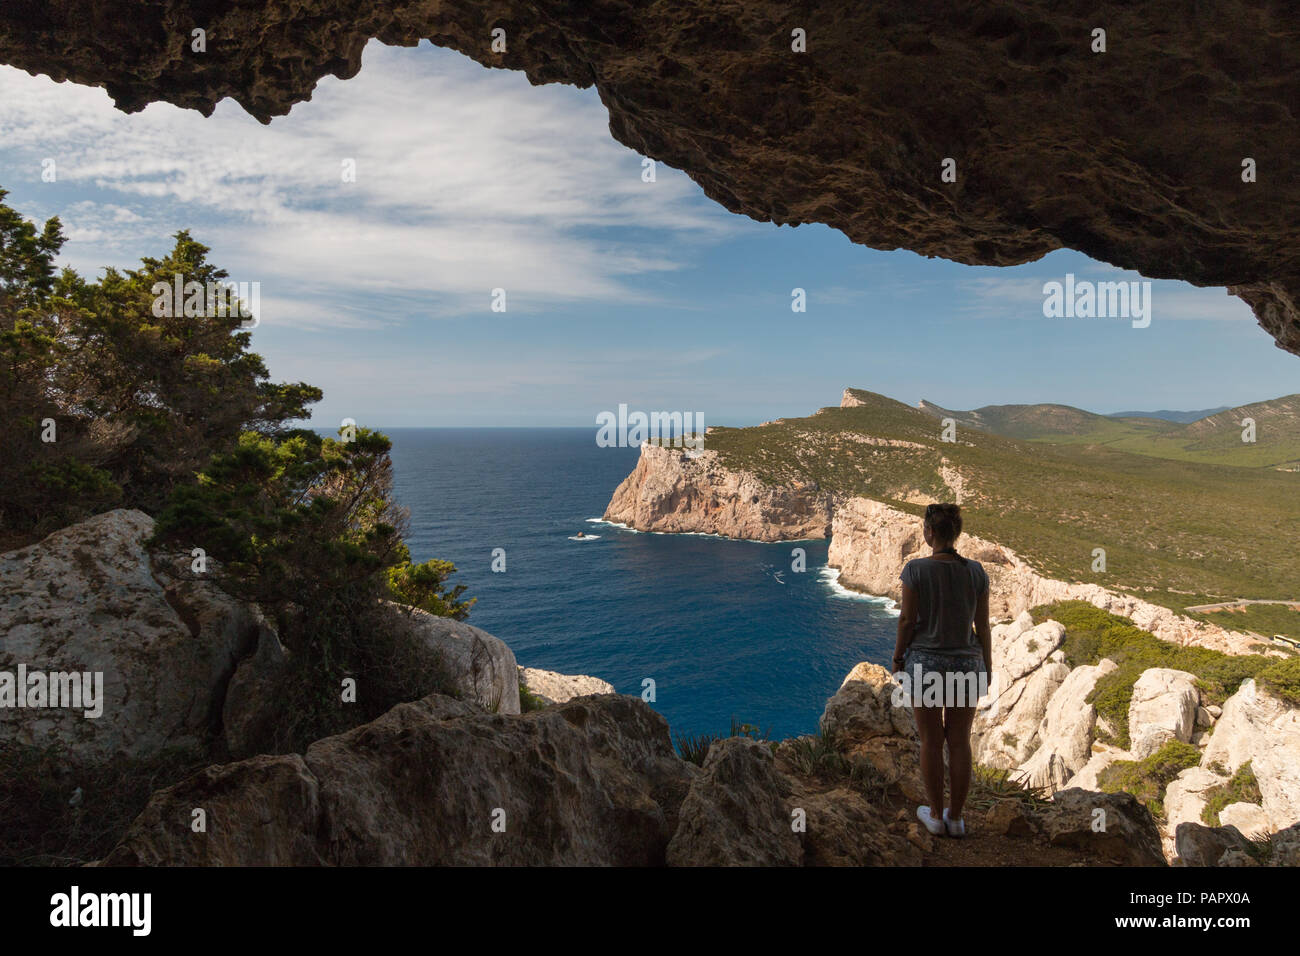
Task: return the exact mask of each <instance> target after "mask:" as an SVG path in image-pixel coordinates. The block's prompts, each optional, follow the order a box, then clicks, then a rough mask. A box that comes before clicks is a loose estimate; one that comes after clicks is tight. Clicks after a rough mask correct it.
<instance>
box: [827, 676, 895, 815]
mask: <svg viewBox="0 0 1300 956" xmlns="http://www.w3.org/2000/svg"><path fill="white" fill-rule="evenodd" d="M905 701H906V697H905V695H904V693H903V689H902V687H901V686H900V685H899V683H898V681H896V680H895V679H894V676H893V675H892V674H891V673H890V672H889V671H888V670H886V669H885V668H883V667H881V666H880V665H879V664H871V663H868V662H865V661H864V662H862V663H860V664H858V665H857V666H855V667H854V668H853V670H851V671H849V674H848V676H847V677H845V678H844V682H843V684H841V685H840V689H839V690H838V691H836V692H835V695H834V696H833V697H831V698H830V699H829V700H828V701H827V702H826V708H825V710H824V711H823V712H822V718H821V727H822V730H823V732H824V733H826V734H829V735H830V736H831V737H832V738H833V739H834V740H835V744H836V747H837V748H839V750H841V751H842V752H843V753H844V754H845V755H846V756H849V757H851V758H854V759H860V760H865V761H867V762H869V763H870V764H871V765H872V766H873V767H875V769H876V770H877V771H878V772H879V773H880V774H881V775H882V776H883V778H884V779H885V780H886V781H888V782H890V783H898V784H900V786H902V787H903V790H904V792H905V793H908V794H915V793H919V789H918V788H919V783H918V778H917V770H918V766H919V765H918V750H917V748H918V744H919V738H918V737H917V733H916V718H915V717H913V716H912V708H911V707H910V706H908V705H907V703H906V702H905Z"/></svg>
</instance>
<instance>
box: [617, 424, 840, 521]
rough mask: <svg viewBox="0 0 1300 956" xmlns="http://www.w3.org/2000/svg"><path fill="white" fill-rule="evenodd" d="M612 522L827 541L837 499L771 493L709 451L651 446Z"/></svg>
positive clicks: (807, 489)
mask: <svg viewBox="0 0 1300 956" xmlns="http://www.w3.org/2000/svg"><path fill="white" fill-rule="evenodd" d="M605 520H606V521H615V522H618V523H620V524H625V525H627V526H628V527H630V528H635V529H636V530H638V531H673V532H694V533H701V534H719V535H723V536H725V537H728V538H746V539H749V540H753V541H790V540H797V539H800V538H824V537H826V535H827V534H828V533H829V531H830V523H831V498H830V495H828V494H826V493H825V492H823V491H821V490H819V489H818V488H817V486H816V485H815V484H812V483H793V484H789V485H781V486H769V485H767V484H765V483H763V482H762V481H760V480H759V479H758V478H756V477H754V476H753V475H751V474H749V473H748V472H743V471H733V470H732V469H730V468H727V467H725V466H723V465H721V464H720V463H719V462H718V456H717V454H716V453H714V452H711V451H708V450H707V449H706V450H704V451H702V452H687V451H685V450H683V449H677V448H663V447H661V446H659V445H651V444H649V443H645V444H642V446H641V458H640V460H639V461H638V462H637V465H636V469H635V470H634V471H633V472H632V474H630V475H628V476H627V478H625V479H624V480H623V482H622V483H621V484H620V485H619V486H618V488H617V489H615V491H614V495H613V497H612V498H611V499H610V502H609V506H608V507H607V508H606V509H605Z"/></svg>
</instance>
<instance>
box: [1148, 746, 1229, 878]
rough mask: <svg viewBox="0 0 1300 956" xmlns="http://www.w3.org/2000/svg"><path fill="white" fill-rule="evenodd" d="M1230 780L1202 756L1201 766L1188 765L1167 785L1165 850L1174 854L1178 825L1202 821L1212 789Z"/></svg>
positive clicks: (1163, 830)
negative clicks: (1209, 765)
mask: <svg viewBox="0 0 1300 956" xmlns="http://www.w3.org/2000/svg"><path fill="white" fill-rule="evenodd" d="M1227 782H1228V778H1227V777H1225V776H1222V775H1220V774H1217V773H1215V772H1214V771H1213V770H1210V769H1209V768H1208V767H1207V766H1206V765H1205V763H1204V760H1202V763H1201V765H1200V766H1196V767H1188V768H1187V769H1186V770H1184V771H1182V772H1181V773H1179V774H1178V776H1177V777H1175V778H1174V779H1173V780H1171V781H1170V782H1169V786H1167V787H1166V788H1165V795H1164V800H1163V801H1162V802H1163V804H1164V808H1165V821H1164V824H1163V826H1162V827H1161V837H1162V839H1163V840H1164V846H1165V853H1166V855H1167V856H1170V857H1172V856H1174V855H1175V854H1176V853H1177V852H1178V851H1177V845H1176V844H1177V840H1176V837H1177V833H1178V828H1179V827H1181V826H1183V825H1184V824H1188V823H1195V824H1197V825H1200V824H1201V822H1202V821H1201V813H1202V811H1204V810H1205V805H1206V803H1207V802H1209V799H1210V791H1212V790H1213V789H1214V788H1215V787H1219V786H1222V785H1223V784H1225V783H1227Z"/></svg>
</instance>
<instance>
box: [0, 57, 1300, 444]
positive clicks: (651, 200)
mask: <svg viewBox="0 0 1300 956" xmlns="http://www.w3.org/2000/svg"><path fill="white" fill-rule="evenodd" d="M49 161H53V166H52V169H53V172H54V175H53V180H54V181H53V182H50V181H46V180H48V179H49V178H50V176H49V172H48V171H49V170H50V169H51V166H50V162H49ZM642 161H643V157H642V156H640V155H638V154H637V153H636V152H634V151H632V150H630V149H627V148H626V147H624V146H622V145H620V144H618V143H616V142H615V141H614V140H613V139H612V138H611V137H610V135H609V131H608V117H607V114H606V112H605V109H604V107H603V106H601V104H600V101H599V98H598V97H597V95H596V93H595V91H594V90H577V89H573V88H571V87H566V86H544V87H533V86H531V85H530V84H529V83H528V81H527V79H526V78H525V77H524V76H523V74H521V73H517V72H511V71H505V70H490V69H487V68H484V67H482V66H479V65H478V64H476V63H474V62H473V61H471V60H469V59H467V58H465V57H463V56H461V55H460V54H457V53H453V52H450V51H446V50H442V49H438V48H435V47H432V46H430V45H429V44H427V43H425V44H422V45H421V46H420V47H418V48H388V47H384V46H382V45H380V44H379V43H378V42H377V41H372V42H371V44H370V45H369V46H368V47H367V49H366V51H365V56H364V63H363V68H362V70H361V72H360V74H359V75H358V76H356V77H355V78H353V79H352V80H348V81H342V80H338V79H335V78H333V77H327V78H325V79H324V80H322V81H321V83H320V84H319V86H318V87H317V88H316V90H315V92H314V93H313V95H312V98H311V100H310V102H306V103H301V104H298V105H297V106H295V107H294V109H293V110H292V112H291V113H290V114H289V115H288V116H286V117H280V118H277V119H275V120H274V121H273V122H272V123H271V124H270V125H269V126H263V125H261V124H259V123H258V122H257V121H255V120H254V119H252V118H251V117H249V116H248V115H247V114H245V113H244V112H243V111H242V109H240V108H239V106H238V105H237V104H235V103H234V102H233V101H225V102H223V103H221V104H219V106H218V107H217V110H216V112H215V114H214V115H213V116H212V117H211V118H207V119H205V118H204V117H202V116H201V115H200V114H199V113H197V112H194V111H192V110H182V109H179V108H176V107H174V106H171V105H170V104H165V103H155V104H152V105H150V106H149V107H148V108H146V109H145V110H143V111H141V112H140V113H136V114H133V115H126V114H123V113H121V112H119V111H117V110H116V109H114V108H113V106H112V103H111V101H110V99H109V98H108V95H107V94H106V93H105V92H104V91H103V90H101V89H97V88H91V87H82V86H76V85H73V84H71V83H61V84H58V83H54V82H52V81H51V80H49V79H48V78H46V77H33V76H30V75H28V74H26V73H24V72H22V71H20V70H16V69H13V68H10V67H0V187H3V188H5V189H7V190H9V192H10V195H9V197H8V199H7V200H6V202H7V203H8V204H9V205H10V206H13V207H14V208H16V209H18V210H19V211H20V212H22V213H23V214H24V215H25V216H27V217H28V218H30V219H34V220H38V221H39V220H44V219H45V218H47V217H49V216H53V215H57V216H59V217H60V219H61V220H62V221H63V224H64V230H65V232H66V234H67V235H68V237H69V241H68V242H67V244H66V246H65V247H64V250H63V255H62V258H61V263H62V264H63V265H67V266H71V267H72V268H75V269H77V270H78V271H79V272H81V273H82V274H83V275H87V276H98V275H102V270H103V268H104V267H105V266H115V267H117V268H129V267H131V266H133V265H135V264H136V263H137V262H138V261H139V259H140V257H142V256H147V255H151V256H161V255H163V254H165V253H166V251H167V250H168V249H169V248H170V246H171V242H172V240H171V238H170V237H171V236H172V235H173V234H174V233H175V232H176V231H177V230H178V229H182V228H184V229H189V230H190V231H191V233H192V235H193V236H194V238H196V239H198V240H199V241H201V242H203V243H204V244H206V245H208V246H210V247H211V249H212V252H211V254H210V257H209V258H210V260H211V261H213V262H214V263H215V264H217V265H219V266H221V267H223V268H225V269H226V270H227V271H229V273H230V275H231V278H232V279H233V280H236V281H240V282H256V283H258V284H259V285H258V288H259V290H260V303H261V309H260V314H259V316H258V325H257V328H256V330H255V331H254V333H253V346H254V349H255V350H256V351H258V352H259V353H260V354H262V355H263V356H264V357H265V359H266V360H267V364H268V365H269V366H270V369H271V373H272V377H273V378H275V379H277V380H283V381H307V382H310V383H312V384H314V385H318V386H320V387H321V388H322V389H323V390H324V392H325V399H324V401H322V402H321V403H320V404H319V405H318V406H317V407H316V410H315V414H314V416H313V420H312V424H313V425H316V426H317V427H333V426H334V425H335V424H336V423H338V422H341V421H342V420H343V419H344V418H351V419H353V420H355V421H356V422H358V423H360V424H362V425H368V426H374V427H381V428H382V427H399V426H422V425H429V426H594V424H595V420H596V416H597V415H599V414H600V413H601V412H602V411H613V410H617V409H618V407H619V405H620V404H625V405H627V406H628V407H629V408H630V409H633V410H643V411H646V412H651V411H682V412H688V413H691V414H697V415H700V416H702V418H703V420H704V421H705V423H706V424H719V425H745V424H754V423H757V422H761V421H766V420H768V419H772V418H777V417H790V416H797V415H803V414H809V413H811V412H812V411H814V410H815V409H817V408H819V407H822V406H825V405H836V404H838V403H839V397H840V393H841V391H842V390H843V388H844V387H846V386H853V387H859V388H866V389H870V390H872V391H876V392H881V393H883V394H886V395H889V396H891V397H893V398H896V399H898V400H900V401H904V402H907V403H909V404H915V403H917V402H918V401H920V400H921V399H926V400H929V401H932V402H935V403H937V404H939V405H942V406H945V407H947V408H954V409H963V408H973V407H977V406H981V405H988V404H1013V403H1032V402H1058V403H1062V404H1067V405H1076V406H1079V407H1081V408H1087V409H1090V410H1092V411H1097V412H1103V413H1106V412H1115V411H1127V410H1155V409H1203V408H1211V407H1217V406H1224V405H1238V404H1244V403H1247V402H1251V401H1258V400H1261V399H1266V398H1273V397H1276V396H1279V395H1284V394H1290V393H1294V392H1300V358H1297V357H1295V356H1292V355H1289V354H1287V353H1285V352H1283V351H1281V350H1280V349H1278V348H1277V347H1276V346H1275V345H1274V344H1273V340H1272V339H1271V337H1269V336H1268V335H1267V334H1265V333H1264V332H1263V330H1262V329H1260V328H1259V327H1258V326H1257V325H1256V323H1255V321H1254V318H1253V316H1252V315H1251V312H1250V309H1249V308H1248V307H1247V306H1246V305H1245V304H1244V303H1242V302H1241V301H1240V300H1238V299H1236V298H1233V297H1231V296H1228V295H1227V293H1226V292H1225V291H1224V290H1223V289H1196V288H1194V287H1192V286H1190V285H1187V284H1185V283H1182V282H1172V281H1152V283H1151V303H1152V310H1151V322H1150V325H1149V326H1147V327H1145V328H1134V327H1133V323H1132V322H1131V321H1129V320H1128V319H1124V318H1076V317H1059V318H1049V317H1046V316H1044V311H1043V303H1044V291H1043V289H1044V283H1047V282H1052V281H1055V282H1064V281H1065V277H1066V275H1067V274H1073V275H1074V276H1076V277H1077V279H1080V280H1089V281H1118V280H1123V281H1141V277H1140V276H1138V275H1136V274H1135V273H1130V272H1124V271H1122V270H1118V269H1115V268H1113V267H1111V266H1109V265H1106V264H1103V263H1098V262H1095V261H1093V260H1091V259H1089V258H1087V257H1086V256H1083V255H1081V254H1079V253H1075V252H1072V251H1065V250H1062V251H1058V252H1055V253H1052V254H1050V255H1048V256H1046V257H1044V258H1042V259H1040V260H1038V261H1037V262H1033V263H1028V264H1026V265H1023V266H1018V267H1014V268H1004V269H996V268H991V267H972V266H963V265H959V264H956V263H951V262H947V261H944V260H941V259H927V258H925V257H922V256H918V255H915V254H913V253H910V252H904V251H894V252H883V251H878V250H873V249H868V248H866V247H864V246H855V245H853V244H852V243H850V242H849V241H848V240H847V239H846V238H845V237H844V236H843V235H841V234H840V233H838V232H836V231H835V230H833V229H830V228H828V227H826V226H821V225H804V226H799V227H797V228H795V227H777V226H774V225H772V224H770V223H757V222H754V221H752V220H750V219H747V218H744V217H740V216H735V215H732V214H730V213H728V212H726V211H725V210H724V209H723V208H722V207H721V206H718V205H717V204H716V203H713V202H712V201H711V200H709V199H708V198H707V197H705V196H704V194H703V192H702V191H701V190H700V189H699V187H698V186H696V185H695V184H694V183H693V182H692V181H691V180H690V179H689V178H688V177H687V176H686V175H685V174H684V173H681V172H680V171H677V170H674V169H671V168H669V167H667V166H665V165H663V164H662V163H658V164H654V172H655V176H654V181H653V182H646V181H644V179H643V175H642V173H643V165H642ZM349 163H351V167H348V164H349ZM345 168H354V169H355V176H354V177H352V179H353V180H354V181H345V175H344V172H345ZM43 172H45V177H44V178H43V175H42V174H43ZM796 288H799V289H803V290H805V293H806V302H807V310H806V312H802V313H798V312H794V311H792V308H791V303H792V293H793V290H794V289H796ZM496 289H502V290H504V292H505V311H504V312H501V311H493V308H492V305H493V301H494V299H493V295H494V293H493V290H496ZM497 301H498V302H499V299H498V300H497Z"/></svg>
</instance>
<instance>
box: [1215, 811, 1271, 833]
mask: <svg viewBox="0 0 1300 956" xmlns="http://www.w3.org/2000/svg"><path fill="white" fill-rule="evenodd" d="M1219 823H1220V825H1222V826H1225V827H1236V828H1237V829H1238V830H1240V831H1241V835H1242V836H1244V837H1245V838H1246V839H1248V840H1253V839H1254V838H1255V837H1258V836H1263V835H1264V834H1266V833H1268V832H1269V830H1270V829H1271V827H1270V822H1269V819H1268V812H1267V811H1265V809H1264V808H1263V807H1261V806H1260V805H1259V804H1257V803H1230V804H1228V805H1227V806H1226V807H1224V808H1223V809H1222V810H1220V811H1219Z"/></svg>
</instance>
